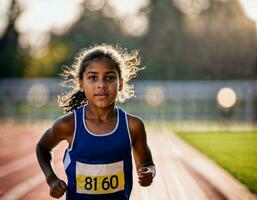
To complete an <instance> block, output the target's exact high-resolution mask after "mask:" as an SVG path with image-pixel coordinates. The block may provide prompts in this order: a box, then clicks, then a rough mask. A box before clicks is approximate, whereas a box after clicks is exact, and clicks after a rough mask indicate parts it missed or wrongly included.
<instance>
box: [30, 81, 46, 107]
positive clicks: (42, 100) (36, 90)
mask: <svg viewBox="0 0 257 200" xmlns="http://www.w3.org/2000/svg"><path fill="white" fill-rule="evenodd" d="M48 99H49V91H48V89H47V86H46V85H44V84H34V85H32V86H31V87H30V88H29V90H28V93H27V100H28V102H29V103H30V104H31V105H32V106H34V107H37V108H39V107H42V106H44V105H45V104H46V103H47V101H48Z"/></svg>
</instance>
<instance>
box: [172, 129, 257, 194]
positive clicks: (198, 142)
mask: <svg viewBox="0 0 257 200" xmlns="http://www.w3.org/2000/svg"><path fill="white" fill-rule="evenodd" d="M177 134H178V135H179V136H181V137H182V138H183V139H185V140H186V141H187V142H188V143H190V144H191V145H193V146H194V147H196V148H197V149H199V150H200V151H201V152H203V153H205V154H206V155H207V156H208V157H209V158H211V159H212V160H214V161H216V162H217V163H218V164H219V165H221V166H222V167H223V168H224V169H226V170H227V171H228V172H230V173H231V174H232V175H233V176H234V177H236V178H237V179H238V180H239V181H241V182H242V183H244V184H245V185H246V186H247V187H248V188H249V189H250V190H251V191H252V192H254V193H255V194H257V131H254V132H226V131H222V132H182V131H180V132H177Z"/></svg>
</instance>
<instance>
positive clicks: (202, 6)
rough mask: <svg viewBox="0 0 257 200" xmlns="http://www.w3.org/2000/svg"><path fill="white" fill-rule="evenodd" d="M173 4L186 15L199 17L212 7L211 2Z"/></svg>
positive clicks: (188, 0)
mask: <svg viewBox="0 0 257 200" xmlns="http://www.w3.org/2000/svg"><path fill="white" fill-rule="evenodd" d="M173 2H174V5H175V6H176V7H177V8H178V9H179V10H180V11H181V12H183V13H184V14H186V15H198V14H200V13H201V12H202V11H203V10H206V9H208V8H209V6H210V1H209V0H173Z"/></svg>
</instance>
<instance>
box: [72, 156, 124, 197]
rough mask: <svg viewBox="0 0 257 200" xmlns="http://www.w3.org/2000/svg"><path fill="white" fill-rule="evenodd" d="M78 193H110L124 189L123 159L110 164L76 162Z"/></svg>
mask: <svg viewBox="0 0 257 200" xmlns="http://www.w3.org/2000/svg"><path fill="white" fill-rule="evenodd" d="M76 183H77V184H76V185H77V193H80V194H109V193H114V192H118V191H121V190H124V185H125V179H124V165H123V161H119V162H115V163H110V164H85V163H81V162H78V161H77V162H76Z"/></svg>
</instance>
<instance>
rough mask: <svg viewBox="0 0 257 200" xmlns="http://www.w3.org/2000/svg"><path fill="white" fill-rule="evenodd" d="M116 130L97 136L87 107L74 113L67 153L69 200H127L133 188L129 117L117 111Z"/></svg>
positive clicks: (66, 168) (120, 110)
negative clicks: (87, 119) (89, 124)
mask: <svg viewBox="0 0 257 200" xmlns="http://www.w3.org/2000/svg"><path fill="white" fill-rule="evenodd" d="M116 113H117V123H116V127H115V128H114V130H113V131H111V132H110V133H106V134H101V135H98V134H94V133H92V132H90V130H88V128H87V126H86V123H85V119H84V116H85V107H80V108H78V109H76V110H75V111H74V116H75V130H74V135H73V141H72V144H71V146H70V147H69V148H68V149H66V151H65V154H64V167H65V172H66V175H67V178H68V190H67V193H66V200H90V199H91V200H92V199H93V200H128V199H129V196H130V193H131V189H132V158H131V138H130V132H129V127H128V119H127V114H126V113H125V112H124V111H123V110H122V109H120V108H116Z"/></svg>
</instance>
